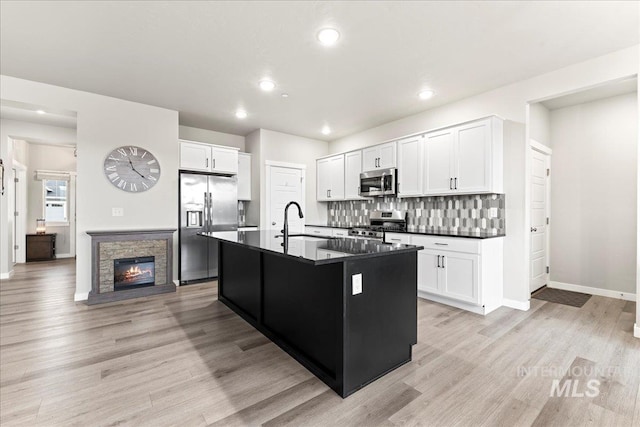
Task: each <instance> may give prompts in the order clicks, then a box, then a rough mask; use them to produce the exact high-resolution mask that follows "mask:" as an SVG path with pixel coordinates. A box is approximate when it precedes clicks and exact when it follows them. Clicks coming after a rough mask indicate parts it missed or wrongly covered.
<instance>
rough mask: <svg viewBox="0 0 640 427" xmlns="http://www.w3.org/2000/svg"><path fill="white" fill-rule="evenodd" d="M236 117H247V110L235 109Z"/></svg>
mask: <svg viewBox="0 0 640 427" xmlns="http://www.w3.org/2000/svg"><path fill="white" fill-rule="evenodd" d="M236 117H237V118H239V119H246V118H247V112H246V111H244V110H238V111H236Z"/></svg>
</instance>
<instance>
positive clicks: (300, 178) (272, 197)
mask: <svg viewBox="0 0 640 427" xmlns="http://www.w3.org/2000/svg"><path fill="white" fill-rule="evenodd" d="M267 168H268V176H269V184H268V189H267V191H268V195H267V197H268V203H267V209H268V210H267V212H268V217H267V224H268V228H270V229H274V230H282V229H283V227H284V208H285V206H287V203H289V202H292V201H294V202H298V203H299V204H300V207H301V208H302V212H303V213H304V212H305V204H304V171H303V170H301V169H296V168H289V167H281V166H272V165H267ZM303 231H304V218H303V219H300V217H299V216H298V210H297V209H296V207H295V206H293V207H291V208H290V209H289V233H302V232H303Z"/></svg>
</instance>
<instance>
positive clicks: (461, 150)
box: [453, 119, 492, 193]
mask: <svg viewBox="0 0 640 427" xmlns="http://www.w3.org/2000/svg"><path fill="white" fill-rule="evenodd" d="M457 134H458V135H457V138H456V146H455V153H456V156H455V160H456V163H454V165H453V166H454V172H455V174H454V176H455V177H456V178H457V182H456V183H455V184H456V185H455V187H456V190H458V191H461V192H465V193H474V192H478V191H487V190H489V189H491V167H492V162H491V120H490V119H489V120H484V121H481V122H473V123H469V124H466V125H462V126H460V127H459V128H458V129H457Z"/></svg>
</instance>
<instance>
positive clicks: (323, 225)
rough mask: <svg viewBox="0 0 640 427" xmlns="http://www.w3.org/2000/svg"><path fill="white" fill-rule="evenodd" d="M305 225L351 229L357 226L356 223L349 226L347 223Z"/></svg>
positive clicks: (308, 225) (306, 225)
mask: <svg viewBox="0 0 640 427" xmlns="http://www.w3.org/2000/svg"><path fill="white" fill-rule="evenodd" d="M305 227H324V228H343V229H345V230H349V229H351V228H353V227H357V226H356V225H353V226H347V225H327V224H305Z"/></svg>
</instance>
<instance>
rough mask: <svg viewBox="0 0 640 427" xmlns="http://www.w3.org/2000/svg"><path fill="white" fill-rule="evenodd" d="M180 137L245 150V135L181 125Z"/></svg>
mask: <svg viewBox="0 0 640 427" xmlns="http://www.w3.org/2000/svg"><path fill="white" fill-rule="evenodd" d="M178 135H179V136H180V139H186V140H189V141H198V142H206V143H208V144H215V145H226V146H228V147H236V148H239V149H240V151H245V142H244V136H241V135H233V134H231V133H223V132H216V131H214V130H208V129H199V128H192V127H189V126H180V127H179V129H178Z"/></svg>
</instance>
